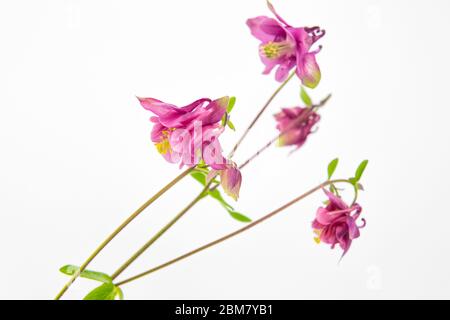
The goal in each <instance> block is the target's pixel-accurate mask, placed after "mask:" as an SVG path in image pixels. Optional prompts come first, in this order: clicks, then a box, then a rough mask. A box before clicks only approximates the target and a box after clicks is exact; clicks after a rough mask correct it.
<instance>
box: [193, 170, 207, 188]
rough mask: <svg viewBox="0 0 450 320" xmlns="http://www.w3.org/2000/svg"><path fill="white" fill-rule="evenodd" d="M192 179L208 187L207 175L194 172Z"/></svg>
mask: <svg viewBox="0 0 450 320" xmlns="http://www.w3.org/2000/svg"><path fill="white" fill-rule="evenodd" d="M191 177H192V178H194V179H195V180H197V181H198V182H200V183H201V184H202V185H204V186H206V174H205V173H202V172H198V171H195V172H192V173H191Z"/></svg>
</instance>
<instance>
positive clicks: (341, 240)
mask: <svg viewBox="0 0 450 320" xmlns="http://www.w3.org/2000/svg"><path fill="white" fill-rule="evenodd" d="M324 191H325V194H326V195H327V196H328V200H329V203H328V205H327V206H326V207H325V208H323V207H321V208H319V209H317V213H316V219H315V220H314V221H313V223H312V227H313V229H314V232H315V233H316V235H317V237H316V238H314V239H315V240H316V242H317V243H320V242H321V241H322V242H324V243H327V244H331V248H332V249H334V247H335V246H336V244H339V246H340V247H341V248H342V250H344V252H343V254H342V256H344V255H345V254H346V253H347V251H348V250H349V249H350V246H351V244H352V241H353V240H354V239H356V238H358V237H359V235H360V233H359V229H360V228H363V227H364V226H365V225H366V221H365V220H364V219H361V220H362V222H363V224H362V225H361V226H357V225H356V220H357V219H358V217H359V215H360V214H361V211H362V208H361V207H360V206H359V205H358V204H356V203H355V204H354V205H352V206H351V207H349V206H348V205H347V204H346V203H345V202H344V201H343V200H342V199H341V198H339V197H338V196H336V195H334V194H333V193H331V192H329V191H327V190H324ZM352 212H354V213H353V214H352Z"/></svg>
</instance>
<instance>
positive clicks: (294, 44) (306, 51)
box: [247, 2, 325, 88]
mask: <svg viewBox="0 0 450 320" xmlns="http://www.w3.org/2000/svg"><path fill="white" fill-rule="evenodd" d="M267 4H268V6H269V9H270V11H272V13H273V14H274V15H275V17H276V18H277V20H276V19H273V18H269V17H266V16H259V17H256V18H252V19H248V20H247V25H248V26H249V28H250V31H251V33H252V35H253V36H254V37H255V38H257V39H258V40H260V41H261V44H260V46H259V56H260V57H261V60H262V62H263V63H264V65H265V66H266V68H265V70H264V72H263V73H264V74H269V73H270V72H271V71H272V69H273V68H274V67H275V66H278V68H277V71H276V73H275V79H276V80H277V81H279V82H283V81H285V80H286V78H287V77H288V74H289V71H290V70H291V69H292V68H294V67H295V68H296V73H297V76H298V77H299V78H300V80H301V81H302V83H303V84H304V85H305V86H307V87H309V88H315V87H316V86H317V85H318V84H319V81H320V78H321V73H320V69H319V66H318V64H317V62H316V57H315V56H316V54H317V53H318V52H319V51H320V49H321V46H319V47H318V48H317V49H316V50H313V51H310V50H311V47H312V45H313V44H314V43H315V42H316V41H317V40H319V39H320V38H322V37H323V36H324V35H325V30H322V29H320V28H319V27H311V28H308V27H302V28H294V27H292V26H291V25H289V24H288V23H287V22H286V21H284V20H283V18H281V17H280V16H279V15H278V14H277V13H276V11H275V9H274V7H273V6H272V4H271V3H270V2H267Z"/></svg>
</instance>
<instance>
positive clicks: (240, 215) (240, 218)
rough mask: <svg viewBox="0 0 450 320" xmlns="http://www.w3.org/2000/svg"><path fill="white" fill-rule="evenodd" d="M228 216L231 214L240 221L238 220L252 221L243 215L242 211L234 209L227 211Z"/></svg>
mask: <svg viewBox="0 0 450 320" xmlns="http://www.w3.org/2000/svg"><path fill="white" fill-rule="evenodd" d="M228 213H229V214H230V216H232V217H233V218H234V219H236V220H238V221H240V222H252V219H250V218H249V217H247V216H244V215H243V214H242V213H239V212H236V211H228Z"/></svg>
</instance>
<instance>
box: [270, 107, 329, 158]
mask: <svg viewBox="0 0 450 320" xmlns="http://www.w3.org/2000/svg"><path fill="white" fill-rule="evenodd" d="M274 117H275V120H276V121H277V129H278V130H279V131H280V133H282V134H281V135H280V138H279V140H278V145H279V146H291V145H295V146H297V149H298V148H300V147H301V146H302V145H303V144H304V143H305V142H306V139H307V138H308V136H309V134H311V132H312V128H313V126H314V125H315V124H316V123H317V122H319V120H320V116H319V115H318V114H317V113H316V112H314V111H312V109H311V108H302V107H293V108H284V109H281V112H279V113H277V114H275V116H274Z"/></svg>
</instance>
